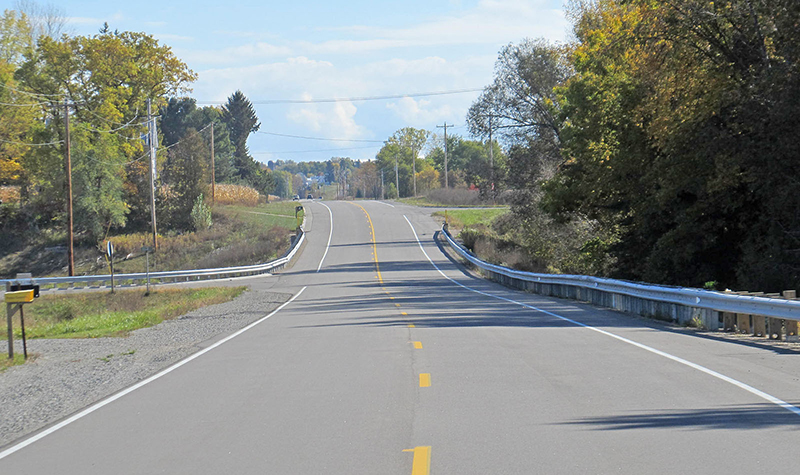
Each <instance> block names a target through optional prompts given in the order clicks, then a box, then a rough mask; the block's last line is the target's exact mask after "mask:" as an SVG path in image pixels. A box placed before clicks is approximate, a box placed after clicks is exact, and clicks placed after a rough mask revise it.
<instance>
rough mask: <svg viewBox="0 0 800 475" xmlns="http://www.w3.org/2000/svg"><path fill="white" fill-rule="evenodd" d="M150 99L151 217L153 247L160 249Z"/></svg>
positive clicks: (148, 100) (154, 142)
mask: <svg viewBox="0 0 800 475" xmlns="http://www.w3.org/2000/svg"><path fill="white" fill-rule="evenodd" d="M150 102H151V101H150V99H147V130H148V134H149V137H150V139H149V140H148V142H149V143H150V173H149V176H148V178H149V180H150V219H151V222H152V224H153V249H158V233H157V230H156V140H158V135H157V134H156V120H155V118H153V114H152V112H151V110H150V107H151V104H150Z"/></svg>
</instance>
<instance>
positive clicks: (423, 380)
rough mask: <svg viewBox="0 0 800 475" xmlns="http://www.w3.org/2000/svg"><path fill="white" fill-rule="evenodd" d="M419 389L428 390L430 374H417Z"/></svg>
mask: <svg viewBox="0 0 800 475" xmlns="http://www.w3.org/2000/svg"><path fill="white" fill-rule="evenodd" d="M419 387H421V388H429V387H431V374H430V373H420V374H419Z"/></svg>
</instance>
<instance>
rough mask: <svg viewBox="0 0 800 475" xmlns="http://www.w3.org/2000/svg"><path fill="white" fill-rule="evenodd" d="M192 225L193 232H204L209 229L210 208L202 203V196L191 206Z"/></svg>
mask: <svg viewBox="0 0 800 475" xmlns="http://www.w3.org/2000/svg"><path fill="white" fill-rule="evenodd" d="M192 225H193V226H194V229H195V231H205V230H206V229H208V228H210V227H211V208H209V207H208V205H206V204H205V203H204V202H203V194H202V193H200V196H198V197H197V199H196V200H194V206H192Z"/></svg>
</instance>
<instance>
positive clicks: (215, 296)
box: [0, 287, 245, 339]
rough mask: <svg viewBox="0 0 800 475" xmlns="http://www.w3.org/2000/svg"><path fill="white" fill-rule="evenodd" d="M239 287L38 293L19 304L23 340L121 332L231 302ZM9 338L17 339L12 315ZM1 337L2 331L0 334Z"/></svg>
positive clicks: (80, 336)
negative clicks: (11, 329)
mask: <svg viewBox="0 0 800 475" xmlns="http://www.w3.org/2000/svg"><path fill="white" fill-rule="evenodd" d="M244 290H245V287H207V288H201V289H159V290H157V291H154V292H151V293H150V295H148V296H145V291H144V290H143V289H142V290H125V291H118V292H116V293H114V294H112V293H110V292H85V293H75V294H70V295H43V296H42V297H40V298H38V299H36V300H35V301H34V302H33V303H31V304H28V305H26V306H25V333H26V336H27V337H28V338H31V339H33V338H98V337H106V336H125V335H126V334H127V333H128V332H131V331H133V330H136V329H139V328H144V327H150V326H153V325H158V324H159V323H161V322H162V321H164V320H167V319H171V318H176V317H179V316H181V315H183V314H185V313H187V312H190V311H192V310H195V309H198V308H200V307H205V306H207V305H213V304H217V303H222V302H227V301H230V300H233V299H234V298H235V297H237V296H238V295H240V294H241V293H242V292H243V291H244ZM14 323H15V325H14V326H15V328H14V334H15V335H16V337H15V338H21V337H22V332H21V329H20V328H19V319H18V318H16V319H15V322H14ZM0 339H5V333H4V334H3V335H2V337H0Z"/></svg>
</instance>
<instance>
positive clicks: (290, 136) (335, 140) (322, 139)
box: [256, 130, 383, 143]
mask: <svg viewBox="0 0 800 475" xmlns="http://www.w3.org/2000/svg"><path fill="white" fill-rule="evenodd" d="M256 133H257V134H264V135H274V136H276V137H288V138H292V139H305V140H320V141H325V142H365V143H383V140H363V139H327V138H324V137H306V136H304V135H290V134H279V133H276V132H263V131H260V130H259V131H257V132H256Z"/></svg>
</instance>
